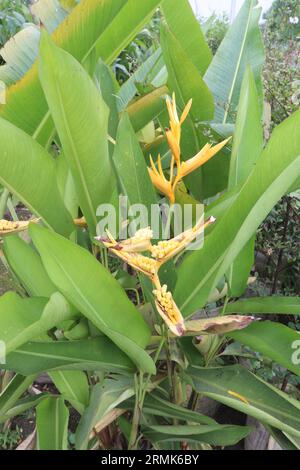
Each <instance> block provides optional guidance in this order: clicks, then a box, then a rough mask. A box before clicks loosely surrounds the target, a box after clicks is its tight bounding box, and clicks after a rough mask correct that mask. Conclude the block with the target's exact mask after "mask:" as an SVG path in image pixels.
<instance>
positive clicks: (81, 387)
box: [48, 370, 90, 414]
mask: <svg viewBox="0 0 300 470" xmlns="http://www.w3.org/2000/svg"><path fill="white" fill-rule="evenodd" d="M48 375H49V377H50V378H51V380H52V381H53V383H54V385H55V387H56V388H57V389H58V390H59V392H60V393H61V395H62V396H63V398H64V400H67V401H68V402H70V403H71V405H72V406H73V408H75V409H76V410H77V411H78V413H80V414H82V413H83V412H84V410H85V408H86V407H87V405H88V403H89V395H90V392H89V384H88V380H87V376H86V374H85V373H84V372H82V371H80V370H68V371H64V372H61V371H55V372H54V371H52V372H48Z"/></svg>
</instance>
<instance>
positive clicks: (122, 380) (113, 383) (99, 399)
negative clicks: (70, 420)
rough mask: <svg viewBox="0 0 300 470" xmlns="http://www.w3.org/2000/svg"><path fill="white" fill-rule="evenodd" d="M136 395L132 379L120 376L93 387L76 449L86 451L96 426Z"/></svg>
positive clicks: (79, 430) (78, 434)
mask: <svg viewBox="0 0 300 470" xmlns="http://www.w3.org/2000/svg"><path fill="white" fill-rule="evenodd" d="M132 395H134V384H133V380H132V378H129V377H122V376H119V377H117V378H116V379H106V381H105V382H104V384H100V383H99V384H97V385H95V387H93V390H92V393H91V400H90V404H89V406H88V407H87V409H86V411H85V413H84V414H83V416H82V418H81V420H80V423H79V425H78V428H77V431H76V438H75V439H76V441H75V442H76V449H78V450H83V449H86V447H87V444H88V440H89V435H90V432H91V431H92V429H93V428H94V427H95V426H96V424H97V423H98V422H99V421H101V419H102V418H103V417H104V416H105V415H106V414H107V413H109V411H111V410H113V409H114V408H116V407H117V406H118V405H119V404H120V403H122V402H123V401H124V400H126V399H127V398H129V397H131V396H132Z"/></svg>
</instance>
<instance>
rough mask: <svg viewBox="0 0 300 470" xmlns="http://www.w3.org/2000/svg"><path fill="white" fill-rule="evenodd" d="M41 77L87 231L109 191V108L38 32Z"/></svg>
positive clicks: (83, 76) (64, 54)
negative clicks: (86, 224) (39, 37)
mask: <svg viewBox="0 0 300 470" xmlns="http://www.w3.org/2000/svg"><path fill="white" fill-rule="evenodd" d="M40 53H41V57H40V67H39V71H40V74H39V75H40V80H41V84H42V87H43V90H44V93H45V96H46V99H47V102H48V105H49V109H50V111H51V115H52V117H53V120H54V123H55V127H56V130H57V132H58V135H59V137H60V140H61V142H62V147H63V150H64V154H65V157H66V159H67V161H68V164H69V167H70V170H71V172H72V176H73V179H74V182H75V187H76V191H77V194H78V200H79V204H80V207H81V209H82V211H83V214H84V216H85V218H86V220H87V222H88V225H89V228H90V230H91V232H92V233H94V234H95V233H96V225H97V218H96V211H97V207H98V206H99V204H101V203H103V202H107V201H108V200H109V199H110V196H111V194H112V188H113V184H112V178H113V174H112V168H111V163H110V160H109V154H108V142H107V132H108V115H109V111H108V108H107V106H106V104H105V102H104V101H103V99H102V97H101V95H100V93H99V91H98V90H97V88H96V86H95V85H94V83H93V82H92V80H91V78H90V77H89V76H88V74H87V73H86V72H85V70H84V69H83V67H82V66H81V65H80V64H79V63H78V62H77V61H76V60H75V59H74V58H73V57H72V56H71V55H69V54H68V53H67V52H65V51H63V50H61V49H59V48H58V47H56V46H55V45H54V43H53V42H52V40H51V39H50V37H49V36H48V35H47V34H46V33H43V34H42V39H41V46H40Z"/></svg>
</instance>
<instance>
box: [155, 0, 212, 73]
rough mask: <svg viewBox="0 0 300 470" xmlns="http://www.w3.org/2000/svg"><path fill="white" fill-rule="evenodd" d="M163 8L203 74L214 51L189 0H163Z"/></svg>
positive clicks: (168, 20) (173, 31)
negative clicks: (207, 41) (210, 47)
mask: <svg viewBox="0 0 300 470" xmlns="http://www.w3.org/2000/svg"><path fill="white" fill-rule="evenodd" d="M161 9H162V12H163V14H164V17H165V20H166V22H167V24H168V26H169V28H170V30H171V31H172V33H173V34H174V35H175V37H176V38H177V40H178V41H179V42H180V44H181V46H182V47H183V49H184V51H185V53H186V54H187V55H188V57H189V59H190V60H191V61H192V62H193V64H194V65H195V66H196V67H197V69H198V71H199V72H200V73H201V75H203V74H204V73H205V71H206V69H207V67H208V66H209V64H210V62H211V59H212V53H211V51H210V49H209V47H208V45H207V43H206V41H205V38H204V35H203V33H202V31H201V26H200V23H199V21H198V20H197V18H196V17H195V15H194V13H193V10H192V7H191V5H190V3H189V1H188V0H163V2H162V4H161Z"/></svg>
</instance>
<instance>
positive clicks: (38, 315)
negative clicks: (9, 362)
mask: <svg viewBox="0 0 300 470" xmlns="http://www.w3.org/2000/svg"><path fill="white" fill-rule="evenodd" d="M73 317H74V316H73V313H72V312H71V311H70V308H69V305H68V304H67V303H66V301H65V300H64V298H63V297H62V296H61V294H59V293H58V292H57V293H55V294H53V295H52V296H51V298H50V300H49V301H48V302H47V299H45V298H43V297H31V298H25V299H23V298H21V297H19V296H18V295H17V294H16V293H15V292H11V291H10V292H7V293H6V294H4V295H3V296H2V297H1V299H0V340H1V341H4V343H5V348H6V354H9V353H10V352H11V351H13V350H14V349H16V348H18V347H19V346H21V345H22V344H24V343H27V342H28V341H30V340H31V339H33V338H36V337H38V336H40V335H42V334H43V333H46V332H47V331H48V330H50V329H51V328H53V327H55V326H56V325H58V324H59V323H60V322H62V321H64V320H68V319H72V318H73Z"/></svg>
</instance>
